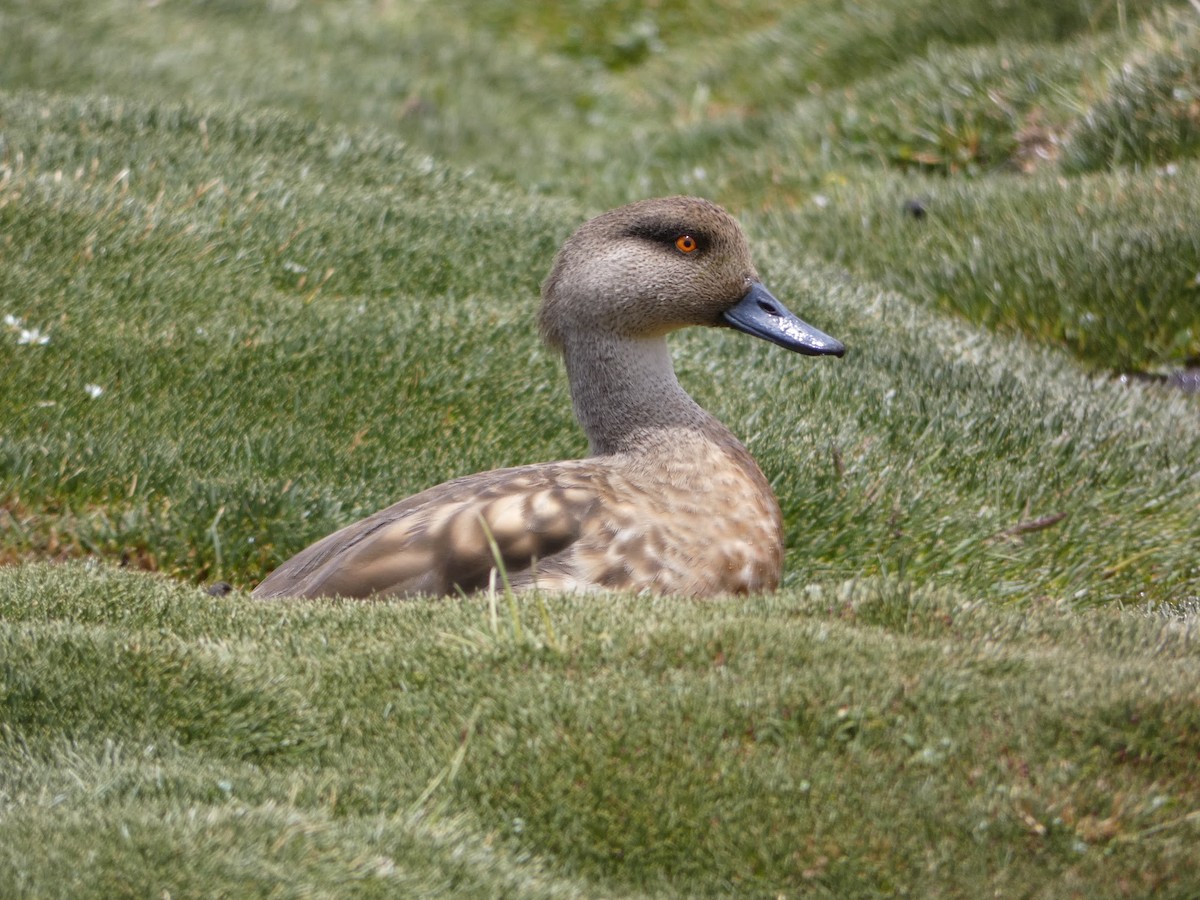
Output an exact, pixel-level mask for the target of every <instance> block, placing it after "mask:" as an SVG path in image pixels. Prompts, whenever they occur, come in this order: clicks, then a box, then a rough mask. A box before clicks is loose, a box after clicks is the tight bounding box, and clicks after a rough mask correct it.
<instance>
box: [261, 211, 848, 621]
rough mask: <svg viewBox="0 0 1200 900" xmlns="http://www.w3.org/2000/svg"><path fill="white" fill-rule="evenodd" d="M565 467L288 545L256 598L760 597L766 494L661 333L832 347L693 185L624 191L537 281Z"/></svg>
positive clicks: (773, 569) (768, 563) (472, 482)
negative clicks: (565, 435)
mask: <svg viewBox="0 0 1200 900" xmlns="http://www.w3.org/2000/svg"><path fill="white" fill-rule="evenodd" d="M538 326H539V331H540V334H541V337H542V339H543V341H544V342H545V343H546V344H547V345H548V346H549V347H551V348H552V349H553V350H554V351H556V352H558V353H559V354H561V356H562V358H563V360H564V362H565V367H566V374H567V380H568V382H569V386H570V395H571V403H572V407H573V409H574V413H575V417H576V419H577V420H578V422H579V424H580V425H581V426H582V428H583V431H584V433H585V434H586V436H587V439H588V455H587V456H585V457H583V458H581V459H571V460H563V461H558V462H544V463H535V464H531V465H522V466H515V467H511V468H502V469H495V470H492V471H489V472H480V473H477V474H473V475H467V476H464V477H461V478H456V479H454V480H452V481H447V482H445V483H443V484H439V485H437V486H435V487H431V488H429V489H427V490H424V491H422V492H421V493H418V494H415V495H413V496H411V497H408V498H406V499H404V500H401V501H399V502H398V503H395V504H393V505H392V506H389V507H387V508H386V509H382V510H380V511H379V512H376V513H374V514H373V515H370V516H368V517H367V518H365V519H362V520H361V521H358V522H355V523H353V524H351V525H347V526H346V527H344V528H342V529H341V530H340V531H336V532H334V533H333V534H331V535H329V536H328V537H325V538H324V539H322V540H319V541H317V542H316V543H314V544H312V545H311V546H309V547H308V548H307V549H305V550H302V551H301V552H299V553H298V554H296V555H295V556H293V557H292V558H290V559H288V560H287V561H286V562H284V563H283V564H282V565H280V566H279V567H278V568H277V569H275V570H274V571H273V572H271V573H270V574H269V575H268V576H267V577H266V578H265V579H264V580H263V581H262V582H261V583H260V584H259V585H258V586H257V588H255V590H254V591H253V596H254V597H256V598H260V599H272V598H283V597H300V598H325V597H329V598H332V597H342V598H377V599H382V598H392V597H405V598H407V597H419V596H426V597H438V596H447V595H456V594H460V593H462V594H471V593H474V592H478V591H482V590H487V589H489V587H491V588H493V589H494V588H495V586H496V584H497V574H499V575H500V576H501V578H502V580H503V583H505V584H507V585H508V586H509V587H510V588H511V589H512V590H513V591H514V592H521V591H527V590H533V589H538V590H541V591H544V592H552V593H558V592H585V593H598V592H609V591H621V592H634V593H642V594H650V595H679V596H685V597H713V596H721V595H746V594H754V593H762V592H770V591H773V590H775V589H776V588H777V587H778V586H779V583H780V578H781V575H782V569H783V556H784V538H783V524H782V516H781V513H780V508H779V502H778V500H777V499H776V497H775V494H774V492H773V491H772V489H771V485H770V483H769V482H768V480H767V478H766V477H765V476H764V475H763V472H762V470H761V469H760V468H759V466H758V464H757V463H756V462H755V461H754V459H753V458H752V457H751V455H750V453H749V452H748V451H747V450H746V448H745V447H744V446H743V445H742V443H741V442H740V441H739V440H738V439H737V438H736V437H735V436H734V434H733V432H731V431H730V430H729V429H728V428H727V427H726V426H725V425H723V424H722V423H721V422H719V421H718V420H717V419H716V418H715V417H714V416H712V415H711V414H710V413H708V412H707V411H705V410H704V409H702V408H701V407H700V405H699V404H698V403H697V402H696V401H695V400H693V399H692V397H691V396H689V395H688V393H687V392H686V391H685V390H684V389H683V387H682V386H681V385H680V383H679V381H678V379H677V378H676V375H675V370H674V366H673V364H672V361H671V354H670V351H669V349H668V347H667V341H666V336H667V335H668V334H669V333H671V332H673V331H676V330H677V329H681V328H686V327H689V326H710V327H717V328H726V329H734V330H737V331H740V332H743V333H745V334H748V335H751V336H753V337H756V338H760V339H762V340H766V341H769V342H771V343H773V344H777V345H779V346H780V347H783V348H785V349H787V350H790V351H793V352H795V353H799V354H803V355H808V356H835V357H840V356H842V355H843V354H844V352H845V348H844V346H843V344H842V343H841V342H840V341H838V340H837V339H835V338H833V337H830V336H829V335H827V334H825V333H824V332H822V331H820V330H818V329H817V328H815V327H813V326H811V325H809V324H807V323H806V322H804V321H803V320H802V319H800V318H799V317H797V316H796V315H795V314H794V313H792V312H791V311H790V310H789V309H788V308H787V307H786V306H784V304H783V303H781V302H780V301H779V300H777V299H776V298H775V297H774V296H773V295H772V294H771V293H770V291H768V289H767V288H766V286H764V284H763V282H762V279H761V278H760V277H759V275H758V272H757V270H756V269H755V267H754V265H753V263H752V261H751V254H750V249H749V246H748V243H747V240H746V236H745V234H744V233H743V231H742V229H741V227H740V226H739V225H738V223H737V221H736V220H735V219H734V218H733V216H731V215H730V214H729V213H728V212H726V211H725V210H724V209H722V208H721V207H720V206H717V205H716V204H714V203H712V202H710V201H708V200H705V199H702V198H698V197H683V196H679V197H665V198H657V199H650V200H641V201H638V202H634V203H630V204H628V205H625V206H621V207H619V208H617V209H613V210H609V211H608V212H605V213H603V214H601V215H599V216H596V217H595V218H593V219H590V220H589V221H587V222H585V223H584V224H583V225H581V226H580V227H579V228H578V230H577V231H575V233H574V234H572V235H571V237H569V238H568V239H567V241H566V242H565V243H564V244H563V245H562V247H561V249H560V250H559V252H558V254H557V255H556V257H555V260H554V263H553V267H552V268H551V271H550V274H549V276H548V277H547V278H546V280H545V281H544V283H543V284H542V291H541V307H540V309H539V312H538Z"/></svg>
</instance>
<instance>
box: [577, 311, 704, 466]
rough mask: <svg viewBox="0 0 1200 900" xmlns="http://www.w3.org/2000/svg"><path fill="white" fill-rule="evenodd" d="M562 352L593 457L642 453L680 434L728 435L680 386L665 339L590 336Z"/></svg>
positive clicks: (579, 417)
mask: <svg viewBox="0 0 1200 900" xmlns="http://www.w3.org/2000/svg"><path fill="white" fill-rule="evenodd" d="M564 349H565V354H564V355H565V358H566V363H567V378H568V379H569V381H570V384H571V401H572V404H573V405H574V407H575V417H576V418H577V419H578V420H579V424H580V425H582V426H583V430H584V432H585V433H586V434H587V437H588V443H589V445H590V450H591V452H592V454H593V455H604V454H610V453H627V452H638V451H643V450H646V449H648V448H650V447H652V446H653V445H654V444H656V443H658V442H660V441H663V440H672V439H674V440H678V437H679V434H680V432H684V433H686V432H694V433H696V434H703V435H708V436H710V437H716V435H717V434H718V433H719V434H721V435H727V434H728V431H727V430H726V429H725V427H724V426H723V425H721V424H720V423H719V422H718V421H717V420H716V419H714V418H713V417H712V416H710V415H709V414H708V413H707V412H705V411H704V410H703V409H702V408H701V407H700V405H699V404H697V403H696V401H695V400H693V399H692V398H691V397H689V396H688V394H687V392H686V391H684V389H683V388H682V387H681V386H680V384H679V381H678V379H676V377H675V367H674V366H673V365H672V364H671V354H670V351H669V350H668V349H667V342H666V340H665V339H664V338H662V337H657V338H619V337H613V336H610V335H604V336H600V337H598V336H596V335H591V334H589V335H587V336H586V338H582V337H581V338H580V339H578V340H570V339H568V342H567V346H566V347H565V348H564Z"/></svg>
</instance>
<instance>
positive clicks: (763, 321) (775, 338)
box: [724, 283, 846, 356]
mask: <svg viewBox="0 0 1200 900" xmlns="http://www.w3.org/2000/svg"><path fill="white" fill-rule="evenodd" d="M724 317H725V324H726V325H729V326H730V327H732V328H736V329H737V330H738V331H744V332H745V333H746V334H752V335H754V336H755V337H757V338H762V339H763V340H764V341H770V342H771V343H772V344H778V345H779V346H780V347H786V348H787V349H789V350H793V351H795V352H796V353H803V354H804V355H805V356H841V355H842V354H843V353H845V352H846V348H845V346H844V345H843V344H842V342H841V341H839V340H838V339H837V338H833V337H830V336H829V335H827V334H826V333H825V332H823V331H820V330H819V329H816V328H813V327H812V326H811V325H809V324H808V323H807V322H805V321H804V320H803V319H801V318H800V317H799V316H797V315H796V314H795V313H793V312H792V311H791V310H789V309H788V308H787V307H786V306H784V305H783V304H782V303H780V302H779V301H778V300H776V299H775V298H774V297H773V296H771V292H770V291H768V290H767V289H766V288H765V287H763V286H762V285H761V284H758V283H756V284H755V285H754V286H753V287H751V288H750V292H749V293H748V294H746V296H745V297H743V298H742V299H741V301H740V302H739V303H738V304H737V306H735V307H733V308H732V309H727V310H726V311H725V313H724Z"/></svg>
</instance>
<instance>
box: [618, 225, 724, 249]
mask: <svg viewBox="0 0 1200 900" xmlns="http://www.w3.org/2000/svg"><path fill="white" fill-rule="evenodd" d="M628 233H629V236H630V237H636V238H641V239H642V240H646V241H652V242H653V243H656V244H666V245H667V246H669V247H671V248H674V247H675V241H677V240H678V239H679V238H681V237H683V236H684V235H685V234H686V235H689V236H690V237H691V238H692V239H693V240H694V241H695V242H696V251H700V250H707V249H708V245H709V240H708V237H707V236H706V235H705V234H704V232H702V231H697V230H696V229H695V228H689V227H688V226H686V225H681V224H678V223H669V222H664V223H659V224H648V225H635V226H634V227H632V228H630V229H629V232H628Z"/></svg>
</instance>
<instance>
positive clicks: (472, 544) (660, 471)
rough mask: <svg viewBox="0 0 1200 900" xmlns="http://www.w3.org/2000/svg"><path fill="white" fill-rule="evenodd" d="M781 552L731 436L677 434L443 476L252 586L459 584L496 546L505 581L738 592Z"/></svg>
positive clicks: (485, 579)
mask: <svg viewBox="0 0 1200 900" xmlns="http://www.w3.org/2000/svg"><path fill="white" fill-rule="evenodd" d="M731 440H732V439H731ZM493 543H494V544H495V547H494V549H493V546H492V544H493ZM782 552H783V548H782V536H781V527H780V518H779V507H778V504H777V503H776V501H775V497H774V495H773V494H772V493H771V490H770V487H769V486H768V485H767V482H766V479H765V478H764V477H763V476H762V473H761V472H760V471H759V470H758V467H757V466H756V465H755V463H754V461H753V460H752V459H751V458H750V456H749V455H748V454H747V453H746V452H745V450H743V449H742V448H741V445H740V444H737V442H736V441H732V445H731V446H722V445H720V444H717V443H714V442H712V441H689V440H683V441H680V442H678V443H677V444H675V445H674V446H672V447H660V448H658V449H657V450H656V451H654V452H650V453H639V454H619V455H614V456H603V457H590V458H587V459H581V460H570V461H566V462H558V463H543V464H538V465H531V466H520V467H517V468H511V469H498V470H495V471H492V472H485V473H481V474H478V475H470V476H467V477H465V478H459V479H456V480H454V481H449V482H446V483H445V484H441V485H438V486H437V487H434V488H431V489H429V490H427V491H424V492H422V493H420V494H416V495H415V496H412V497H409V498H407V499H406V500H403V501H401V502H399V503H397V504H395V505H393V506H390V507H388V508H387V509H383V510H380V511H379V512H377V513H375V514H374V515H373V516H370V517H368V518H366V519H363V520H361V521H359V522H356V523H355V524H353V525H350V526H348V527H346V528H343V529H342V530H341V531H338V532H335V533H334V534H331V535H329V536H328V537H327V538H325V539H324V540H321V541H318V542H317V543H316V544H313V545H312V546H311V547H309V548H308V549H306V550H304V551H302V552H301V553H299V554H297V555H296V556H295V557H293V558H292V559H290V560H288V561H287V562H286V563H284V565H282V566H280V567H279V568H278V569H276V570H275V571H274V572H273V573H272V574H271V575H270V576H269V577H268V578H267V579H266V580H265V581H263V582H262V584H260V585H259V586H258V589H257V590H256V591H255V592H254V593H255V596H256V597H260V598H270V597H280V596H287V597H328V596H343V597H370V596H376V597H387V596H414V595H419V594H424V595H430V596H441V595H445V594H453V593H456V592H457V591H460V590H461V591H463V592H467V593H470V592H471V591H475V590H478V589H480V588H483V587H486V586H487V585H488V583H489V581H490V580H491V579H492V578H493V577H494V575H493V571H494V570H495V568H496V556H497V554H498V555H499V558H500V560H501V562H502V563H503V566H504V569H505V573H506V574H507V576H508V578H509V581H510V583H511V584H512V586H513V587H514V588H515V589H517V590H523V589H528V588H530V587H534V586H536V587H539V588H541V589H543V590H549V591H558V590H574V591H578V590H603V589H612V590H632V591H649V592H652V593H663V594H666V593H670V594H683V595H709V594H720V593H748V592H753V591H762V590H771V589H773V588H775V587H776V586H777V585H778V582H779V574H780V568H781V563H782Z"/></svg>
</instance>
